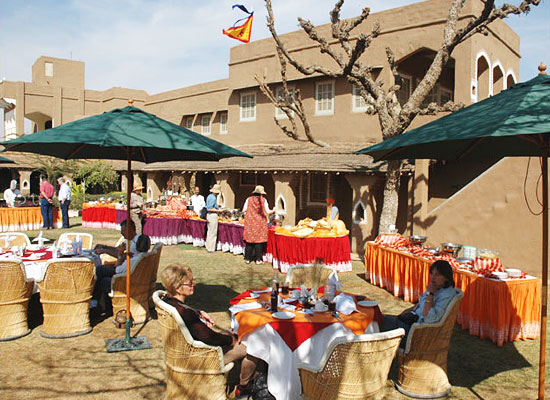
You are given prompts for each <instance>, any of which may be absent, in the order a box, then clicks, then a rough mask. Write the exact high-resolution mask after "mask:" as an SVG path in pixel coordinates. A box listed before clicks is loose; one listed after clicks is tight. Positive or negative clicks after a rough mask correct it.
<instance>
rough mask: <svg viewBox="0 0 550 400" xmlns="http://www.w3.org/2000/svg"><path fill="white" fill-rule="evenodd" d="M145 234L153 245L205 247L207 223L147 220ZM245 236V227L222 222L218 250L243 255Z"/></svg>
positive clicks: (176, 219) (161, 219)
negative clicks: (183, 244) (186, 244)
mask: <svg viewBox="0 0 550 400" xmlns="http://www.w3.org/2000/svg"><path fill="white" fill-rule="evenodd" d="M143 233H144V234H146V235H148V236H149V237H150V238H151V242H152V243H153V244H154V243H162V244H164V245H174V244H178V243H188V244H193V246H196V247H204V242H205V238H206V221H205V220H202V219H185V218H147V222H146V224H145V225H144V226H143ZM243 234H244V226H243V225H239V224H232V223H226V222H220V223H219V224H218V243H217V250H219V251H224V252H230V253H233V254H243V253H244V241H243Z"/></svg>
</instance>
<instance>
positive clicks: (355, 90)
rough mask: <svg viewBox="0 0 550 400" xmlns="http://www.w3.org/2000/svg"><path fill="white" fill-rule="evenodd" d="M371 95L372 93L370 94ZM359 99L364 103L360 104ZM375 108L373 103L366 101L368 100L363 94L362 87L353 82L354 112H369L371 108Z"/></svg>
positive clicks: (352, 106)
mask: <svg viewBox="0 0 550 400" xmlns="http://www.w3.org/2000/svg"><path fill="white" fill-rule="evenodd" d="M369 97H370V95H369ZM357 101H359V102H360V103H361V104H362V105H360V106H358V105H357ZM372 108H374V107H373V105H372V104H369V103H367V102H366V100H365V99H364V98H363V96H361V89H360V88H359V86H358V85H356V84H352V86H351V109H352V111H353V112H367V111H368V110H369V109H372Z"/></svg>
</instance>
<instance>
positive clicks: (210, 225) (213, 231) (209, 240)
mask: <svg viewBox="0 0 550 400" xmlns="http://www.w3.org/2000/svg"><path fill="white" fill-rule="evenodd" d="M220 193H221V186H220V185H218V184H216V185H214V186H213V187H212V189H210V194H209V195H208V197H207V198H206V209H207V214H206V251H208V252H209V253H213V252H215V251H216V241H217V240H218V213H219V212H221V210H220V209H219V207H218V195H219V194H220Z"/></svg>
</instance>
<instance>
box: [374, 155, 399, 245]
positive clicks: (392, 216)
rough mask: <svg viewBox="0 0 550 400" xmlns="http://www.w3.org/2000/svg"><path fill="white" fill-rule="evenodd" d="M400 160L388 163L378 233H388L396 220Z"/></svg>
mask: <svg viewBox="0 0 550 400" xmlns="http://www.w3.org/2000/svg"><path fill="white" fill-rule="evenodd" d="M400 171H401V160H390V161H388V171H387V172H386V182H385V184H384V201H383V203H382V213H381V214H380V222H379V223H378V233H379V234H380V233H384V232H388V230H389V227H390V225H395V222H396V220H397V206H398V204H399V182H400Z"/></svg>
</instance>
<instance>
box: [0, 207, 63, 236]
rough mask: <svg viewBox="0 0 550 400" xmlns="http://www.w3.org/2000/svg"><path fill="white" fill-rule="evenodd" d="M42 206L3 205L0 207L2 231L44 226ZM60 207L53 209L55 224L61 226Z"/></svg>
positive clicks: (32, 229)
mask: <svg viewBox="0 0 550 400" xmlns="http://www.w3.org/2000/svg"><path fill="white" fill-rule="evenodd" d="M42 224H43V222H42V214H41V212H40V207H2V208H0V232H17V231H34V230H38V229H40V228H42ZM61 225H62V221H61V213H60V212H59V208H57V207H54V209H53V226H54V228H57V229H59V228H61Z"/></svg>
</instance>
